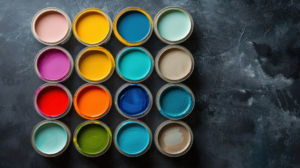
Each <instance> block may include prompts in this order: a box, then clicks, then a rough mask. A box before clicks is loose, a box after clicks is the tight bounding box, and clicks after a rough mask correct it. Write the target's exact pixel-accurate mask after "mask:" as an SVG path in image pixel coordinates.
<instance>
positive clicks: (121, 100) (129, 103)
mask: <svg viewBox="0 0 300 168" xmlns="http://www.w3.org/2000/svg"><path fill="white" fill-rule="evenodd" d="M117 96H118V98H117V105H118V107H119V109H120V110H121V111H122V112H123V113H124V114H126V115H128V116H132V117H135V116H139V115H142V114H144V113H145V112H146V110H147V109H148V108H149V104H150V97H149V94H148V93H147V91H146V90H145V89H144V88H143V87H142V86H140V85H138V84H131V85H128V86H127V87H126V88H124V89H123V90H122V91H121V92H120V93H119V94H118V95H117Z"/></svg>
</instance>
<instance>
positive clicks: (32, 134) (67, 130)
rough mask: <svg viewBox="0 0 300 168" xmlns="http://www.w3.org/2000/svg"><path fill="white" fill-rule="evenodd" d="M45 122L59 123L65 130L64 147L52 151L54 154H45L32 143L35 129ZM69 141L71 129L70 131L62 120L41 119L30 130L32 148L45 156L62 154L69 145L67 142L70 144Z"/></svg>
mask: <svg viewBox="0 0 300 168" xmlns="http://www.w3.org/2000/svg"><path fill="white" fill-rule="evenodd" d="M47 123H55V124H58V125H60V126H61V127H62V128H63V129H64V130H65V131H66V133H67V142H66V144H65V146H64V148H63V149H62V150H60V151H59V152H57V153H54V154H45V153H43V152H41V151H40V150H39V149H38V148H37V147H36V146H35V143H34V135H35V132H36V130H37V129H38V128H39V127H40V126H42V125H44V124H47ZM70 141H71V131H70V129H69V127H68V126H67V125H66V124H64V123H63V122H61V121H58V120H44V121H41V122H39V123H38V124H37V125H36V126H35V127H34V128H33V130H32V132H31V145H32V146H33V149H34V150H35V151H36V152H37V153H38V154H40V155H42V156H45V157H55V156H58V155H60V154H62V153H63V152H64V151H65V150H66V149H67V148H68V146H69V144H70Z"/></svg>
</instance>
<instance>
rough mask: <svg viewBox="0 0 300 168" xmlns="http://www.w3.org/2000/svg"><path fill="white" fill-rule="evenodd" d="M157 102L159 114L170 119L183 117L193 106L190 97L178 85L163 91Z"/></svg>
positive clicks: (187, 92) (186, 91)
mask: <svg viewBox="0 0 300 168" xmlns="http://www.w3.org/2000/svg"><path fill="white" fill-rule="evenodd" d="M158 101H159V106H160V110H159V111H160V113H161V114H162V115H163V116H165V117H167V118H170V119H180V118H183V117H185V116H186V115H188V114H189V113H190V112H191V110H192V108H193V106H194V101H193V99H192V95H191V94H190V93H189V91H188V90H186V89H185V88H183V87H182V86H179V85H173V86H170V87H167V88H166V89H165V90H163V91H162V93H161V95H160V97H159V100H158Z"/></svg>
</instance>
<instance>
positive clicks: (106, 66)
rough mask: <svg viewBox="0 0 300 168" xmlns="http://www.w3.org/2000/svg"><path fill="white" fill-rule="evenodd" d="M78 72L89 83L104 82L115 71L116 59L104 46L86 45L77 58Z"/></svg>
mask: <svg viewBox="0 0 300 168" xmlns="http://www.w3.org/2000/svg"><path fill="white" fill-rule="evenodd" d="M75 62H76V63H75V68H76V72H77V74H78V75H79V77H80V78H81V79H83V80H84V81H86V82H88V83H93V84H97V83H102V82H105V81H106V80H108V79H109V78H110V77H111V75H112V74H113V72H114V69H115V60H114V57H113V56H112V55H111V53H110V52H109V51H108V50H107V49H105V48H103V47H99V46H96V47H86V48H84V49H83V50H81V51H80V52H79V54H78V55H77V57H76V60H75Z"/></svg>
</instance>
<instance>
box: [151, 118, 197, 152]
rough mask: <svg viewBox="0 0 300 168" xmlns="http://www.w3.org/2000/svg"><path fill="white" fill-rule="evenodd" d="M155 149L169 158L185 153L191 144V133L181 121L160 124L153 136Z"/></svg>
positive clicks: (168, 121)
mask: <svg viewBox="0 0 300 168" xmlns="http://www.w3.org/2000/svg"><path fill="white" fill-rule="evenodd" d="M154 143H155V146H156V147H157V149H158V150H159V151H160V152H161V153H162V154H164V155H166V156H169V157H178V156H182V155H184V154H185V153H187V152H188V151H189V150H190V148H191V146H192V144H193V132H192V130H191V128H190V127H189V126H188V125H187V124H186V123H185V122H183V121H174V120H167V121H165V122H163V123H161V124H160V125H159V126H158V127H157V129H156V131H155V135H154Z"/></svg>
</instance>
